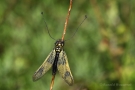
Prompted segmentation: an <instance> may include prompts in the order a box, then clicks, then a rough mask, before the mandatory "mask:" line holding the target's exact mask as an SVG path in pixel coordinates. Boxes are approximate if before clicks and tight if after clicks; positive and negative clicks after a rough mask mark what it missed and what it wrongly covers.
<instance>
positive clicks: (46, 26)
mask: <svg viewBox="0 0 135 90" xmlns="http://www.w3.org/2000/svg"><path fill="white" fill-rule="evenodd" d="M41 14H42V16H43V14H44V13H43V12H41ZM43 19H44V22H45V26H46V30H47V32H48V34H49V36H50V37H51V38H52V39H53V40H55V39H54V38H53V37H52V36H51V34H50V32H49V29H48V26H47V24H46V21H45V18H44V16H43Z"/></svg>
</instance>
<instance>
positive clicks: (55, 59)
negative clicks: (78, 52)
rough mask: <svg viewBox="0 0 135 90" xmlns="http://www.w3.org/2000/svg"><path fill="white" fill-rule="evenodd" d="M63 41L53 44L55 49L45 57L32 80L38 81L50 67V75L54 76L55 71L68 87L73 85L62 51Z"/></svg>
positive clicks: (66, 59) (65, 56) (64, 54)
mask: <svg viewBox="0 0 135 90" xmlns="http://www.w3.org/2000/svg"><path fill="white" fill-rule="evenodd" d="M63 46H64V41H62V40H61V39H59V40H58V41H56V43H55V48H54V49H53V50H52V51H51V53H50V54H49V55H48V56H47V58H46V59H45V61H44V62H43V64H42V65H41V66H40V67H39V68H38V70H37V71H36V72H35V74H34V76H33V80H34V81H36V80H38V79H40V78H41V77H42V76H43V75H44V74H45V73H46V72H47V71H48V70H49V69H50V68H51V67H52V75H53V76H55V74H56V72H57V69H58V71H59V73H60V75H61V76H62V78H63V79H64V80H65V82H66V83H67V84H68V85H73V82H74V80H73V76H72V74H71V71H70V67H69V65H68V58H67V55H66V53H65V51H64V50H63Z"/></svg>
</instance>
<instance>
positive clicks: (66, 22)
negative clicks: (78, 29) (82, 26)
mask: <svg viewBox="0 0 135 90" xmlns="http://www.w3.org/2000/svg"><path fill="white" fill-rule="evenodd" d="M71 9H72V0H70V5H69V9H68V15H67V18H66V21H65V26H64V31H63V35H62V39H61V40H62V41H64V36H65V34H66V29H67V25H68V20H69V16H70V11H71Z"/></svg>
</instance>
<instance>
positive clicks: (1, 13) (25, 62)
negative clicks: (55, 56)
mask: <svg viewBox="0 0 135 90" xmlns="http://www.w3.org/2000/svg"><path fill="white" fill-rule="evenodd" d="M134 3H135V1H134V0H129V1H128V0H73V7H72V10H71V15H70V19H69V24H68V28H67V32H66V37H65V39H68V38H69V37H71V36H72V34H73V33H74V31H75V30H76V28H77V27H78V25H79V24H80V23H81V21H82V20H83V19H84V16H85V15H87V16H88V18H87V19H86V20H85V22H84V23H83V24H82V25H81V27H80V28H79V30H78V32H77V33H76V35H75V36H74V37H73V38H72V39H70V40H69V41H67V42H65V47H64V49H65V51H66V53H67V56H68V61H69V65H70V68H71V71H72V74H73V77H74V80H75V83H74V85H73V86H71V87H70V86H68V85H67V84H66V83H65V82H64V80H63V79H62V78H61V76H60V75H59V74H58V73H57V75H56V78H55V82H54V90H135V86H134V84H135V70H134V67H135V30H134V29H135V27H134V25H135V18H134V14H135V5H134ZM68 7H69V1H68V0H67V1H64V0H53V1H51V0H44V1H43V0H22V1H20V0H0V90H49V88H50V82H51V76H52V73H51V70H50V71H49V72H47V73H46V74H45V75H44V76H43V77H42V78H41V79H40V80H39V81H37V82H33V81H32V76H33V74H34V72H35V70H36V69H37V68H38V67H39V66H40V65H41V64H42V62H43V61H44V60H45V58H46V57H47V55H48V54H49V53H50V51H51V50H52V49H53V48H54V43H55V41H54V40H52V39H51V38H50V37H49V35H48V33H47V31H46V27H45V23H44V19H43V17H44V18H45V20H46V22H47V25H48V28H49V30H50V32H51V35H52V36H53V37H54V38H56V39H60V38H61V36H62V32H63V28H64V23H65V19H66V16H67V11H68ZM42 11H43V12H44V16H43V17H42V15H41V12H42ZM131 12H132V13H131Z"/></svg>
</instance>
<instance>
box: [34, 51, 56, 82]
mask: <svg viewBox="0 0 135 90" xmlns="http://www.w3.org/2000/svg"><path fill="white" fill-rule="evenodd" d="M55 54H56V52H55V50H52V51H51V52H50V54H49V55H48V56H47V58H46V59H45V61H44V62H43V64H42V65H41V66H40V67H39V68H38V69H37V71H36V72H35V74H34V75H33V81H36V80H38V79H40V78H41V77H42V76H43V75H44V74H45V73H46V72H47V71H48V70H49V69H50V68H51V67H52V64H53V62H54V59H55Z"/></svg>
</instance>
